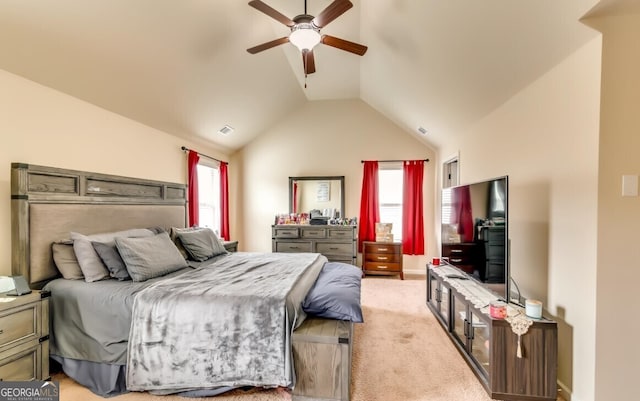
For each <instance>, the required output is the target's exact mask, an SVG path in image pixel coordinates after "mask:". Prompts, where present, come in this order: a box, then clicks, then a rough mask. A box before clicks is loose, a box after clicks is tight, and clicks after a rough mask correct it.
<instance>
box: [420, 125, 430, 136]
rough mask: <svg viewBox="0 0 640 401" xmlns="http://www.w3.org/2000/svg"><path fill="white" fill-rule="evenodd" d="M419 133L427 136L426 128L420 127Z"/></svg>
mask: <svg viewBox="0 0 640 401" xmlns="http://www.w3.org/2000/svg"><path fill="white" fill-rule="evenodd" d="M418 132H419V133H421V134H422V135H427V132H428V131H427V130H426V128H424V127H418Z"/></svg>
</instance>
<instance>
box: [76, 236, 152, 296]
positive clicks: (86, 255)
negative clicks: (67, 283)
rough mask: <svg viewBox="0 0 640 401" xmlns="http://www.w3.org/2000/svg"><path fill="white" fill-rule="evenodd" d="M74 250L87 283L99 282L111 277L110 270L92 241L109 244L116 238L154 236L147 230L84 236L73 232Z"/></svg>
mask: <svg viewBox="0 0 640 401" xmlns="http://www.w3.org/2000/svg"><path fill="white" fill-rule="evenodd" d="M70 235H71V239H72V240H73V250H74V252H75V254H76V258H77V259H78V264H79V265H80V269H81V270H82V274H83V275H84V279H85V281H87V282H90V283H91V282H93V281H99V280H103V279H105V278H109V277H111V274H110V272H109V269H108V268H107V266H105V265H104V263H102V259H100V256H98V254H97V253H96V251H95V249H93V245H92V244H91V241H98V242H108V241H113V239H114V238H116V237H145V236H146V237H148V236H152V235H154V233H153V231H151V230H149V229H146V228H134V229H131V230H124V231H116V232H111V233H102V234H92V235H84V234H80V233H77V232H71V234H70Z"/></svg>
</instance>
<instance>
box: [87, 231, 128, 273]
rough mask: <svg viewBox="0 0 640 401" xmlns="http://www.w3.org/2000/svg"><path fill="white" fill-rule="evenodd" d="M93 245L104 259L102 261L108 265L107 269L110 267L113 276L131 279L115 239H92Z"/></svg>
mask: <svg viewBox="0 0 640 401" xmlns="http://www.w3.org/2000/svg"><path fill="white" fill-rule="evenodd" d="M91 245H93V249H95V251H96V253H97V254H98V256H100V259H102V262H103V263H104V264H105V266H107V269H109V274H110V275H111V277H113V278H117V279H118V280H120V281H123V280H131V276H129V272H128V271H127V266H126V265H125V264H124V261H123V260H122V257H121V256H120V254H119V253H118V249H117V248H116V242H115V240H114V241H109V242H97V241H91Z"/></svg>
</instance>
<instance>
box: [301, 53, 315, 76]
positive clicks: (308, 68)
mask: <svg viewBox="0 0 640 401" xmlns="http://www.w3.org/2000/svg"><path fill="white" fill-rule="evenodd" d="M302 65H303V66H304V75H308V74H313V73H314V72H316V60H315V57H314V55H313V50H304V51H303V52H302Z"/></svg>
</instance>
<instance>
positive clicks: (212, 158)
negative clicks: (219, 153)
mask: <svg viewBox="0 0 640 401" xmlns="http://www.w3.org/2000/svg"><path fill="white" fill-rule="evenodd" d="M180 149H182V151H183V152H188V151H190V150H193V149H189V148H187V147H186V146H183V147H181V148H180ZM194 152H196V151H195V150H194ZM196 153H197V154H198V155H200V156H204V157H206V158H208V159H211V160H215V161H217V162H220V163H227V164H229V163H228V162H225V161H222V160H220V159H216V158H215V157H211V156H207V155H205V154H204V153H200V152H196Z"/></svg>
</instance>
